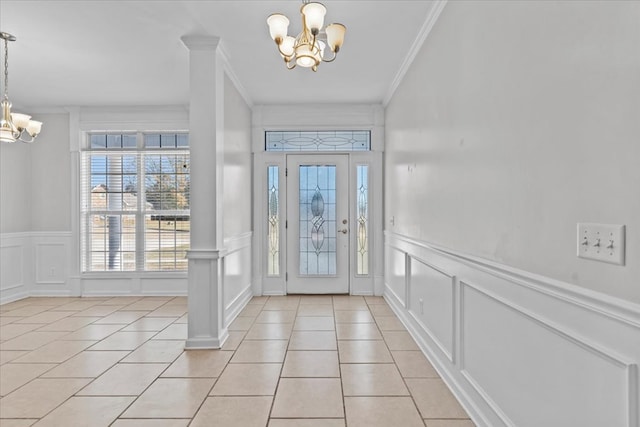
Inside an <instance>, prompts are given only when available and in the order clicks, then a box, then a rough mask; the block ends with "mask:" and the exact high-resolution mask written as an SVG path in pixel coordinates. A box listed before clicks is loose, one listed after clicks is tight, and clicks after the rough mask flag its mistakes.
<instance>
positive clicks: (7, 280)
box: [0, 233, 30, 304]
mask: <svg viewBox="0 0 640 427" xmlns="http://www.w3.org/2000/svg"><path fill="white" fill-rule="evenodd" d="M0 243H1V244H0V267H1V268H0V304H4V303H7V302H11V301H15V300H17V299H20V298H24V297H25V296H27V295H28V292H29V289H28V283H29V277H28V274H29V271H28V270H27V269H25V258H27V257H28V253H29V251H30V239H29V237H28V236H27V235H26V234H25V233H12V234H3V235H2V238H1V240H0Z"/></svg>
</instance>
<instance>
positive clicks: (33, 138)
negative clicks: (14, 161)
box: [16, 132, 37, 144]
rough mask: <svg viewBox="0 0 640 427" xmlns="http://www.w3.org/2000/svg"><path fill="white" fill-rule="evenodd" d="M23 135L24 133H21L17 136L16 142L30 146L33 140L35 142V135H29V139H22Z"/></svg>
mask: <svg viewBox="0 0 640 427" xmlns="http://www.w3.org/2000/svg"><path fill="white" fill-rule="evenodd" d="M25 133H26V132H22V133H21V134H20V136H19V137H17V138H16V139H17V140H18V141H20V142H26V143H27V144H31V143H32V142H33V141H35V140H36V136H37V135H36V136H31V135H29V136H30V137H31V139H23V137H22V135H24V134H25Z"/></svg>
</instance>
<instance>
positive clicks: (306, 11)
mask: <svg viewBox="0 0 640 427" xmlns="http://www.w3.org/2000/svg"><path fill="white" fill-rule="evenodd" d="M326 13H327V8H326V7H324V5H323V4H322V3H316V2H309V1H308V0H303V5H302V7H301V8H300V14H301V15H302V32H301V33H300V34H298V37H295V38H294V37H292V36H289V35H287V29H288V27H289V19H288V18H287V17H286V16H284V15H282V14H280V13H274V14H273V15H270V16H269V18H267V24H268V25H269V33H270V34H271V38H272V39H273V41H275V42H276V44H277V45H278V51H279V52H280V55H281V56H282V57H283V58H284V62H285V64H286V66H287V68H288V69H289V70H292V69H293V68H295V67H296V65H299V66H301V67H305V68H311V69H312V70H313V71H317V70H318V65H320V62H332V61H334V60H335V59H336V56H337V55H338V51H339V50H340V47H342V44H343V43H344V33H345V32H346V31H347V28H346V27H345V26H344V25H342V24H331V25H328V26H327V28H325V30H324V32H321V31H322V25H323V24H324V15H325V14H326ZM327 45H329V49H330V50H331V52H333V56H332V57H331V58H326V57H325V54H324V50H325V47H326V46H327Z"/></svg>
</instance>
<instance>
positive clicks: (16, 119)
mask: <svg viewBox="0 0 640 427" xmlns="http://www.w3.org/2000/svg"><path fill="white" fill-rule="evenodd" d="M0 38H2V39H3V40H4V97H3V98H2V102H0V107H1V108H2V119H0V142H8V143H11V142H16V141H22V142H33V141H34V140H35V139H36V137H37V136H38V134H39V133H40V129H41V128H42V122H37V121H35V120H31V116H28V115H26V114H18V113H12V112H11V102H10V101H9V46H8V44H9V42H12V41H15V40H16V38H15V36H12V35H11V34H9V33H3V32H0Z"/></svg>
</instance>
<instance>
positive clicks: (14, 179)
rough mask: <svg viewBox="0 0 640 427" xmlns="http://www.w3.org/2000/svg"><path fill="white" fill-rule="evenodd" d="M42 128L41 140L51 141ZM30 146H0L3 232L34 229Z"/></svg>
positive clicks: (0, 211) (18, 144)
mask: <svg viewBox="0 0 640 427" xmlns="http://www.w3.org/2000/svg"><path fill="white" fill-rule="evenodd" d="M49 135H50V132H49V131H48V130H47V129H46V128H43V130H42V134H41V135H40V138H42V139H48V137H49ZM32 148H33V147H32V146H31V145H26V144H23V143H21V142H16V143H14V144H4V143H3V144H0V197H1V198H0V233H17V232H22V231H28V230H29V229H30V227H31V223H30V221H31V217H30V215H29V212H30V206H31V198H30V195H29V194H30V191H31V150H32Z"/></svg>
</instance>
